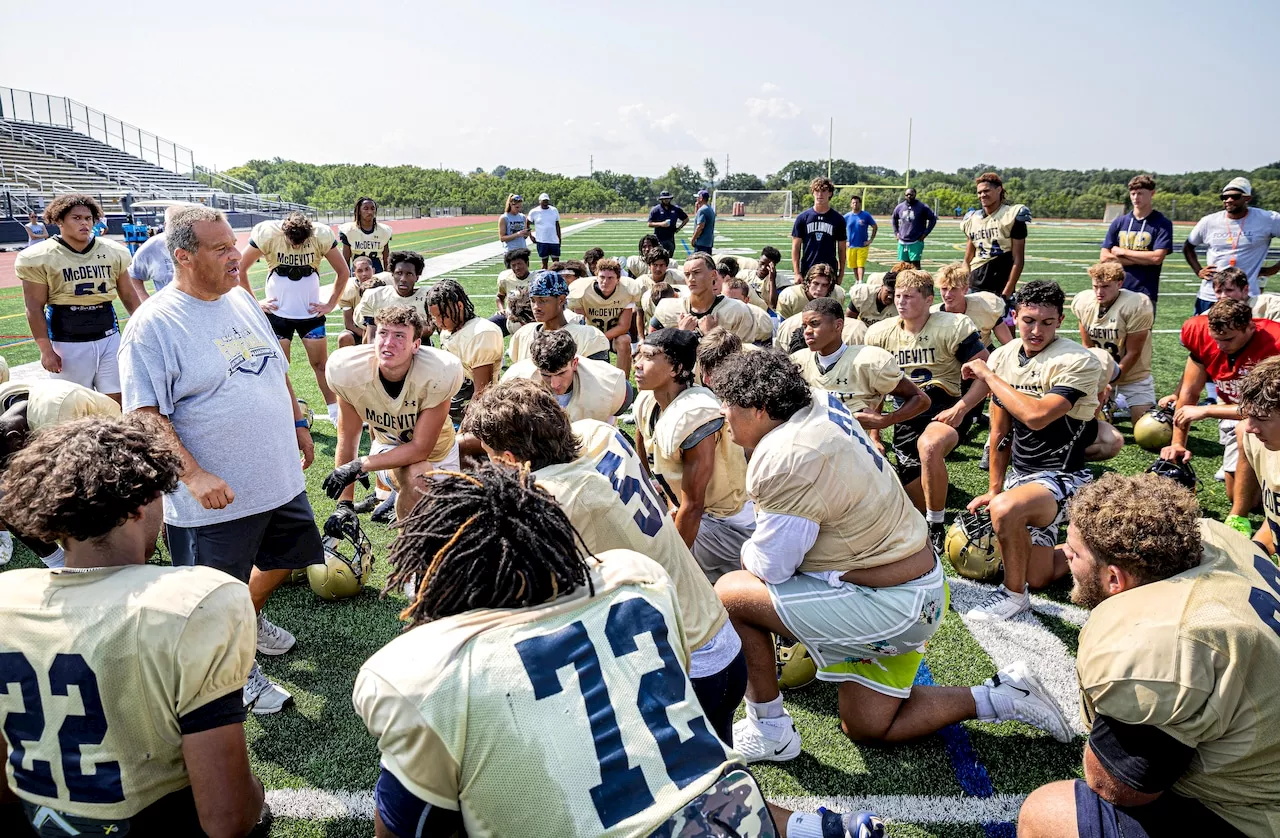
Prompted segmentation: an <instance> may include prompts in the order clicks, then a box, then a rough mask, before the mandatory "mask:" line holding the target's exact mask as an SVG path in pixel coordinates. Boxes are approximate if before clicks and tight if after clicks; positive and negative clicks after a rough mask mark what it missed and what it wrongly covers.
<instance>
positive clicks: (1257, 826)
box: [1076, 520, 1280, 838]
mask: <svg viewBox="0 0 1280 838" xmlns="http://www.w3.org/2000/svg"><path fill="white" fill-rule="evenodd" d="M1200 531H1201V537H1202V548H1203V553H1202V557H1201V561H1200V564H1199V565H1198V566H1197V567H1194V568H1192V569H1191V570H1188V571H1185V572H1183V573H1180V574H1178V575H1176V576H1173V577H1171V578H1169V579H1165V580H1161V581H1159V582H1151V583H1148V584H1146V585H1142V586H1140V587H1137V588H1133V589H1130V590H1127V591H1125V592H1123V593H1121V594H1117V595H1115V596H1113V597H1109V598H1108V599H1107V600H1106V601H1104V602H1103V603H1102V604H1101V605H1099V606H1098V607H1096V608H1095V609H1094V610H1093V612H1092V613H1091V614H1090V616H1089V621H1088V622H1087V623H1086V624H1085V626H1084V628H1083V629H1082V630H1081V631H1080V646H1079V652H1078V654H1077V656H1076V672H1077V675H1078V676H1079V679H1080V699H1081V715H1082V717H1083V720H1084V722H1085V725H1086V726H1087V727H1090V728H1091V727H1092V725H1093V722H1094V720H1095V719H1096V718H1097V717H1098V716H1100V715H1102V716H1106V717H1107V718H1109V719H1114V720H1117V721H1120V722H1125V723H1127V724H1131V725H1151V726H1153V727H1155V728H1156V729H1157V730H1160V731H1162V732H1164V733H1166V734H1168V735H1169V736H1171V737H1173V738H1174V739H1176V740H1177V741H1179V742H1181V743H1183V744H1184V745H1188V746H1190V747H1193V748H1195V750H1196V755H1195V758H1194V759H1192V761H1191V765H1190V767H1189V768H1188V769H1187V771H1186V773H1184V774H1183V775H1182V777H1180V778H1179V779H1178V781H1177V783H1175V784H1174V786H1173V789H1172V790H1173V791H1174V792H1175V793H1177V794H1181V795H1183V796H1185V797H1190V798H1194V799H1196V800H1199V801H1201V802H1203V803H1204V805H1205V806H1207V807H1208V808H1209V809H1210V810H1211V811H1213V812H1215V813H1216V814H1218V815H1219V816H1221V817H1222V818H1223V819H1224V820H1226V821H1227V822H1228V823H1230V824H1231V825H1232V826H1234V827H1236V828H1237V829H1239V830H1240V831H1241V832H1243V833H1244V834H1245V835H1249V836H1256V838H1263V836H1274V835H1278V834H1280V796H1277V795H1276V784H1277V782H1280V773H1278V772H1280V769H1278V768H1277V766H1280V684H1278V682H1277V679H1276V672H1277V671H1280V571H1277V569H1276V566H1275V565H1274V564H1272V562H1271V560H1270V558H1268V557H1267V556H1266V555H1265V554H1264V553H1263V552H1262V550H1261V549H1260V548H1258V547H1257V546H1256V545H1254V544H1253V543H1252V542H1250V541H1249V539H1248V538H1246V537H1244V536H1242V535H1240V534H1239V533H1237V532H1235V531H1234V530H1231V529H1230V528H1228V527H1227V526H1225V525H1223V524H1220V523H1218V522H1216V521H1209V520H1202V521H1201V523H1200Z"/></svg>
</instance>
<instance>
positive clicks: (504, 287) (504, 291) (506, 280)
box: [498, 268, 533, 297]
mask: <svg viewBox="0 0 1280 838" xmlns="http://www.w3.org/2000/svg"><path fill="white" fill-rule="evenodd" d="M530 282H533V272H532V271H530V272H529V273H527V274H525V276H524V279H520V278H519V277H518V276H516V272H515V271H513V270H511V269H510V268H507V269H506V270H504V271H503V272H502V273H500V274H498V293H499V294H501V295H502V296H504V297H505V296H506V295H508V294H510V293H511V292H512V291H523V290H524V289H526V288H528V287H529V283H530Z"/></svg>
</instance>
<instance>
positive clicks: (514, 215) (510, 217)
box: [498, 195, 529, 253]
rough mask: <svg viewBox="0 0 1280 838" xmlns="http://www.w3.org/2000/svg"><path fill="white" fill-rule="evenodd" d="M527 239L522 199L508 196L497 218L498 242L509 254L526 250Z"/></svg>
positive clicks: (526, 224) (527, 226) (527, 223)
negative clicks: (522, 249)
mask: <svg viewBox="0 0 1280 838" xmlns="http://www.w3.org/2000/svg"><path fill="white" fill-rule="evenodd" d="M528 237H529V217H528V216H526V215H525V214H524V198H522V197H521V196H519V195H508V196H507V205H506V207H504V208H503V210H502V215H500V216H498V241H500V242H502V249H503V250H505V251H507V252H508V253H510V252H511V251H513V250H520V249H521V248H527V247H528V246H529V245H528V244H527V243H526V242H527V239H528Z"/></svg>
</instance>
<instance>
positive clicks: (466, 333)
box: [440, 317, 502, 381]
mask: <svg viewBox="0 0 1280 838" xmlns="http://www.w3.org/2000/svg"><path fill="white" fill-rule="evenodd" d="M440 346H441V347H442V348H443V349H444V350H445V351H446V352H448V353H449V354H450V355H453V356H454V357H455V358H457V359H458V360H459V361H461V362H462V375H463V377H464V378H465V379H466V380H467V381H472V380H474V378H475V376H474V375H473V373H472V370H474V369H475V368H476V367H487V366H492V367H493V372H494V373H495V374H496V373H497V372H498V371H499V370H501V369H502V330H501V329H499V328H498V326H497V324H495V323H490V322H489V321H488V320H486V319H485V318H483V317H472V318H471V319H470V320H468V321H467V322H466V323H464V324H462V328H461V329H459V330H458V331H457V332H454V333H448V332H446V333H445V334H443V335H441V337H440Z"/></svg>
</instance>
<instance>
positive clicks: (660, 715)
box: [352, 471, 739, 838]
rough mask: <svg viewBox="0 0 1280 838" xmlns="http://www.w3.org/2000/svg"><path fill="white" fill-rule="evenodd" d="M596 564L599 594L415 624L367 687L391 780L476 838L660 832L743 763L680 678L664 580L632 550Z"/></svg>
mask: <svg viewBox="0 0 1280 838" xmlns="http://www.w3.org/2000/svg"><path fill="white" fill-rule="evenodd" d="M593 473H594V471H593ZM602 479H604V478H602ZM598 488H599V489H600V490H601V491H604V492H609V493H610V494H612V493H613V490H612V489H611V488H610V486H609V483H608V481H607V479H605V482H604V483H603V485H602V486H601V487H598ZM597 558H598V559H599V562H598V563H596V564H595V567H594V570H593V572H592V577H591V578H592V583H593V585H594V588H595V595H594V596H592V595H590V592H589V590H588V587H587V586H586V585H583V586H581V587H580V588H578V589H576V590H574V591H573V592H572V593H571V594H569V595H568V596H564V597H560V598H559V599H556V600H555V601H554V602H551V603H549V604H547V605H542V606H535V607H532V608H516V609H487V610H476V611H468V612H466V613H464V614H459V615H456V616H453V617H446V618H444V619H441V620H436V621H434V622H431V623H427V624H425V625H421V626H418V627H417V628H414V629H413V630H412V631H409V632H406V633H405V634H402V635H400V636H399V637H397V638H396V639H394V640H392V641H391V642H390V643H388V644H387V645H386V646H385V647H383V648H382V649H381V650H380V651H378V652H377V653H376V654H374V656H373V657H371V658H370V659H369V660H368V661H366V662H365V665H364V666H363V667H362V668H361V670H360V674H359V676H358V677H357V678H356V685H355V691H354V695H353V696H352V701H353V703H354V704H355V708H356V712H357V713H358V714H359V715H360V717H361V718H362V719H363V720H364V723H365V725H366V726H367V727H368V729H369V732H370V733H371V734H373V735H374V736H375V737H377V739H378V749H379V750H380V751H381V753H382V759H381V762H382V765H383V767H384V768H385V769H386V770H387V771H390V772H391V773H392V774H393V775H394V776H395V777H396V779H398V780H399V781H400V782H401V783H402V784H403V785H404V787H405V788H406V789H408V790H409V791H410V792H411V793H412V794H413V795H415V796H416V797H418V798H419V799H421V800H425V801H427V802H428V803H430V804H431V805H433V806H439V807H441V808H445V809H450V810H454V811H458V810H460V811H461V813H462V820H463V825H464V827H465V830H466V834H467V835H468V836H470V838H490V836H510V835H529V836H534V835H537V836H557V838H588V836H590V838H596V836H602V837H603V838H621V837H622V836H644V835H649V834H650V833H651V832H652V831H653V830H655V829H656V828H658V827H659V826H661V825H662V824H664V823H666V821H667V819H668V818H669V817H671V815H672V814H674V813H675V812H677V811H679V810H680V809H682V808H683V807H684V806H685V805H687V804H688V803H689V802H690V801H691V800H693V799H694V798H696V797H698V796H699V795H700V794H702V793H703V792H705V791H706V790H707V789H708V788H710V787H711V785H712V784H713V783H714V782H715V781H716V780H717V779H718V778H719V776H720V774H721V772H723V771H724V769H725V768H726V767H727V766H729V765H732V764H735V763H738V761H739V758H738V757H737V756H736V755H735V754H733V752H732V751H730V750H728V748H726V747H725V746H724V745H723V744H721V743H720V741H719V740H718V739H717V738H716V736H715V733H714V732H713V731H712V730H711V729H710V725H709V724H708V722H707V719H706V717H705V715H704V714H703V712H702V707H701V705H700V704H699V703H698V700H697V698H696V697H695V695H694V692H693V686H692V684H691V683H690V682H689V679H688V676H686V675H685V667H686V666H687V662H688V657H689V656H688V644H687V642H686V640H685V633H686V631H687V626H682V625H681V606H682V605H683V602H679V603H678V602H677V593H678V592H677V590H676V589H674V588H673V587H672V585H671V582H670V580H669V579H668V577H667V574H666V573H664V572H663V569H662V568H661V567H659V566H658V565H657V564H656V563H654V562H653V561H652V560H650V559H648V558H646V557H644V556H643V555H640V554H639V553H636V552H632V551H630V550H608V551H605V552H602V553H599V554H597ZM689 561H690V563H692V561H693V560H692V559H689ZM703 584H704V585H705V586H706V587H707V589H708V591H710V586H709V585H706V582H705V581H704V582H703ZM642 635H643V637H642ZM499 767H500V770H495V768H499ZM512 778H518V782H513V779H512Z"/></svg>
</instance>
